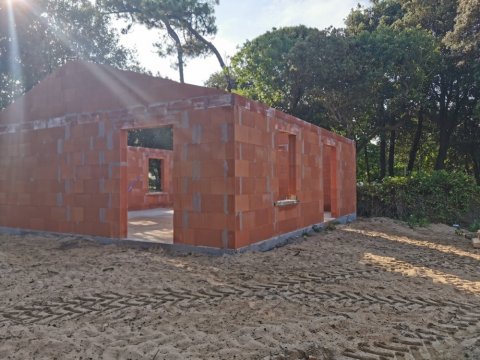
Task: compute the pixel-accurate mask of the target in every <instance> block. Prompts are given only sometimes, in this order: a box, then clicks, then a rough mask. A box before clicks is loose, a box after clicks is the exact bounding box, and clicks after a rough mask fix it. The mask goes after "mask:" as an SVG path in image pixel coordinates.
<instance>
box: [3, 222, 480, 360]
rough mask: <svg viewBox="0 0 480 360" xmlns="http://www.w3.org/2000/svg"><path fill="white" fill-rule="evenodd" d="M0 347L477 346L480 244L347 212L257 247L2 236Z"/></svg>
mask: <svg viewBox="0 0 480 360" xmlns="http://www.w3.org/2000/svg"><path fill="white" fill-rule="evenodd" d="M0 275H1V281H0V294H1V297H0V359H150V360H153V359H156V360H159V359H464V358H465V359H467V358H468V359H480V251H479V250H474V249H473V248H471V246H470V243H469V241H467V240H466V239H464V238H462V237H459V236H457V235H455V234H454V232H453V230H452V229H451V228H449V227H447V226H442V225H435V226H429V227H427V228H416V229H410V228H408V227H407V226H405V225H404V224H402V223H399V222H395V221H392V220H387V219H370V220H359V221H357V222H355V223H354V224H350V225H346V226H337V228H336V229H335V230H332V231H325V232H321V233H318V234H316V235H315V236H311V237H308V238H306V239H304V240H303V239H300V240H299V241H297V242H295V243H293V244H291V245H288V246H285V247H282V248H279V249H276V250H273V251H270V252H266V253H248V254H243V255H238V256H222V257H209V256H200V255H189V256H174V255H170V254H166V253H165V252H164V251H163V250H148V251H145V250H139V249H129V248H122V247H117V246H99V245H96V244H95V243H93V242H90V241H88V240H82V241H81V240H78V239H74V238H64V239H61V240H59V239H58V238H40V237H16V236H1V235H0Z"/></svg>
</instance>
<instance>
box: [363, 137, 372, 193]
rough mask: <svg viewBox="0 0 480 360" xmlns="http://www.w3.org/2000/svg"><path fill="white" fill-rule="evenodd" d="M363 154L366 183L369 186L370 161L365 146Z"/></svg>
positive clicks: (370, 180)
mask: <svg viewBox="0 0 480 360" xmlns="http://www.w3.org/2000/svg"><path fill="white" fill-rule="evenodd" d="M363 151H364V153H365V167H366V169H367V182H368V183H369V184H370V183H371V182H372V179H371V177H370V161H369V159H368V145H365V149H364V150H363Z"/></svg>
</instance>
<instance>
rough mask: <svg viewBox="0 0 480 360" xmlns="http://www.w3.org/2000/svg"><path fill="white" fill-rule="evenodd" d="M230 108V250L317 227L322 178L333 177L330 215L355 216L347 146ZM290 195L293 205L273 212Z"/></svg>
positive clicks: (246, 108) (260, 113) (262, 114)
mask: <svg viewBox="0 0 480 360" xmlns="http://www.w3.org/2000/svg"><path fill="white" fill-rule="evenodd" d="M235 104H236V105H235V133H234V136H235V177H236V178H235V182H236V199H235V215H236V242H235V246H236V248H240V247H243V246H246V245H249V244H253V243H256V242H258V241H261V240H265V239H269V238H272V237H275V236H277V235H280V234H283V233H287V232H290V231H294V230H296V229H299V228H302V227H307V226H310V225H313V224H316V223H321V222H323V219H324V190H325V189H324V181H325V179H324V175H325V176H331V174H332V173H333V174H334V175H333V176H334V178H333V182H332V184H331V186H327V187H326V190H327V191H329V192H331V194H329V195H330V196H328V197H327V201H328V202H329V203H330V204H335V206H334V209H332V210H333V211H332V213H333V214H332V215H334V216H336V217H338V216H342V215H347V214H352V213H354V212H355V207H356V198H355V191H356V190H355V181H356V180H355V145H354V142H353V141H351V140H348V139H345V138H343V137H341V136H338V135H335V134H333V133H331V132H329V131H326V130H324V129H320V128H318V127H316V126H314V125H311V124H309V123H306V122H304V121H301V120H300V119H297V118H294V117H292V116H288V115H286V114H283V113H281V112H279V111H275V110H273V109H269V108H267V107H266V106H264V105H262V104H259V103H256V102H253V101H249V100H247V99H244V98H241V97H238V96H235ZM285 134H288V135H290V136H288V137H287V136H285ZM292 140H293V141H292ZM327 145H328V146H327ZM279 147H280V150H279ZM326 148H331V149H332V151H329V152H328V153H326V154H325V153H324V152H325V151H326ZM289 156H290V157H293V158H294V160H290V161H289V160H288V157H289ZM332 157H334V158H332ZM287 164H289V165H287ZM325 167H329V170H330V171H329V172H327V173H326V174H324V173H323V171H324V169H325ZM292 176H293V177H294V182H293V186H294V191H292V190H291V186H292V181H291V179H292ZM287 188H289V191H288V194H287V193H286V192H285V189H287ZM292 192H294V193H295V195H296V199H297V200H298V204H292V205H288V206H274V203H275V202H276V201H278V200H282V199H284V198H285V195H292Z"/></svg>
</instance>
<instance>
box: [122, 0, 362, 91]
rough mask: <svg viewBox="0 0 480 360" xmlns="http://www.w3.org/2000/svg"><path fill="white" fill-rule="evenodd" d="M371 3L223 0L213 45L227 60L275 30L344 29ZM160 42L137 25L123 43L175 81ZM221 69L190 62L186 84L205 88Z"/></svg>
mask: <svg viewBox="0 0 480 360" xmlns="http://www.w3.org/2000/svg"><path fill="white" fill-rule="evenodd" d="M358 2H360V3H362V4H364V5H365V4H367V3H368V0H360V1H359V0H343V1H339V0H275V1H274V0H243V1H236V0H220V5H219V6H218V7H217V8H216V17H217V26H218V33H217V36H216V37H215V39H214V40H213V43H214V44H215V46H216V47H217V49H218V50H219V51H220V53H221V54H222V56H223V57H224V58H226V57H227V56H231V55H233V54H234V53H235V51H236V49H237V47H238V46H241V45H242V44H243V43H244V42H245V41H246V40H251V39H253V38H255V37H257V36H259V35H261V34H263V33H265V32H266V31H268V30H270V29H271V28H273V27H277V28H278V27H283V26H294V25H300V24H303V25H306V26H310V27H317V28H319V29H323V28H326V27H328V26H335V27H341V26H342V25H343V21H344V19H345V18H346V17H347V15H348V14H349V12H350V10H351V9H352V8H354V7H356V5H357V3H358ZM157 40H158V35H156V34H155V32H154V31H151V30H147V29H145V28H142V27H139V26H137V27H136V28H135V29H134V31H133V32H132V33H131V34H129V35H127V36H125V38H124V39H123V40H122V42H123V43H124V44H125V45H127V46H130V47H132V48H136V49H137V51H138V54H139V57H140V61H141V63H142V64H143V65H144V66H145V67H146V68H147V69H149V70H151V71H152V72H153V73H157V72H160V74H161V75H162V76H166V77H169V78H171V79H173V80H177V79H178V73H177V71H176V70H174V69H172V68H171V67H170V64H171V63H172V62H173V61H174V59H161V58H160V57H158V55H156V54H155V52H154V49H153V46H152V45H151V44H152V43H153V42H155V41H157ZM219 69H220V66H219V64H218V62H217V60H216V58H215V57H214V56H209V57H207V58H199V59H194V60H189V61H188V63H187V66H186V68H185V81H186V82H188V83H192V84H198V85H202V84H203V82H204V81H205V80H206V79H208V77H209V76H210V74H212V73H213V72H215V71H218V70H219Z"/></svg>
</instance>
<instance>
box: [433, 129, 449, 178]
mask: <svg viewBox="0 0 480 360" xmlns="http://www.w3.org/2000/svg"><path fill="white" fill-rule="evenodd" d="M438 140H439V145H438V153H437V158H436V160H435V170H443V169H445V160H446V159H447V153H448V148H449V146H450V134H449V132H448V129H447V127H446V126H445V124H444V125H443V126H441V127H440V137H439V139H438Z"/></svg>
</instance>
